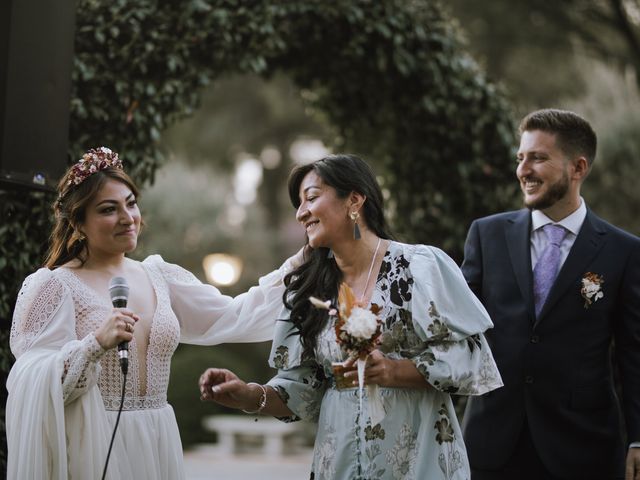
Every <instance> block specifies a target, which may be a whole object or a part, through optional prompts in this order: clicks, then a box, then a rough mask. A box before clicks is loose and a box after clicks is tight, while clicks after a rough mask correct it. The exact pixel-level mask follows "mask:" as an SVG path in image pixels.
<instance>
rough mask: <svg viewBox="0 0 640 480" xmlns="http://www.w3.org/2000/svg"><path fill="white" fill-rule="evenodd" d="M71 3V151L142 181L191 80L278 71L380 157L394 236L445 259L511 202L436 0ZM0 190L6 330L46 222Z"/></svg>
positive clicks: (342, 138) (493, 137)
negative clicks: (476, 224)
mask: <svg viewBox="0 0 640 480" xmlns="http://www.w3.org/2000/svg"><path fill="white" fill-rule="evenodd" d="M77 5H78V9H77V27H76V39H75V50H76V51H75V63H74V70H73V87H72V102H71V119H70V154H71V158H79V157H80V155H81V154H82V152H83V151H85V150H86V149H87V148H89V147H93V146H98V145H108V146H109V147H111V148H113V149H115V150H116V151H118V152H120V154H121V157H122V158H123V159H124V161H125V164H126V166H127V168H128V171H129V172H130V173H132V174H133V176H134V177H135V178H136V179H137V180H138V181H139V182H142V183H145V182H150V181H152V180H153V174H154V171H155V169H156V168H157V166H158V165H159V162H160V161H161V160H162V155H161V152H160V149H159V148H158V139H159V137H160V134H161V132H162V131H163V130H164V129H165V128H167V126H169V125H171V124H173V123H174V122H176V121H177V120H178V119H181V118H184V117H185V116H188V115H190V114H191V113H192V112H193V111H194V110H195V109H196V108H197V107H198V101H199V94H200V91H201V89H202V87H203V86H204V85H207V84H208V83H210V82H212V81H214V80H216V79H218V78H221V77H224V76H225V75H228V74H230V73H256V74H259V75H262V76H264V77H269V76H271V75H273V74H274V73H276V72H279V71H283V72H285V73H286V74H288V75H290V76H291V77H292V78H293V80H294V82H295V83H296V84H297V85H298V86H299V87H301V88H303V89H304V91H305V93H304V97H305V99H306V100H307V101H308V102H309V104H310V105H312V106H313V107H315V109H316V110H317V111H318V112H322V115H323V116H324V118H325V119H326V120H327V121H328V122H329V123H330V124H332V125H333V127H334V128H335V129H336V131H337V132H339V135H338V136H337V138H336V147H337V148H339V149H341V150H351V151H357V152H359V153H362V154H364V155H365V157H366V158H370V159H371V160H372V161H379V162H381V164H383V165H384V166H385V169H384V171H383V172H381V173H384V176H385V178H386V179H387V183H386V184H385V187H386V188H387V189H388V190H389V192H390V198H391V200H392V209H393V212H394V220H395V226H396V227H397V230H398V231H399V232H400V233H401V234H403V235H404V238H405V239H406V240H409V241H417V242H426V243H431V244H435V245H439V246H442V247H444V248H445V249H447V250H448V251H449V252H451V253H452V254H453V255H454V256H455V257H457V258H458V259H460V253H461V246H462V241H463V238H464V233H465V231H466V228H467V226H468V224H469V222H470V220H471V219H472V218H474V217H477V216H480V215H482V214H485V213H488V212H493V211H495V210H498V209H501V208H503V207H504V206H505V205H508V204H510V203H511V202H512V199H513V195H514V187H513V186H512V185H514V184H515V182H514V181H513V180H512V178H511V176H512V168H511V167H510V166H509V164H508V162H509V159H510V158H511V157H512V152H511V150H510V149H511V148H512V145H513V140H514V139H513V133H512V131H513V129H512V123H511V120H510V115H509V108H508V106H507V104H506V103H505V101H504V100H503V99H502V97H501V95H500V93H499V92H498V91H496V89H495V87H494V86H492V85H491V84H489V83H487V81H486V79H485V77H484V76H483V74H482V73H481V72H480V71H479V70H478V68H477V67H476V65H475V63H474V62H473V61H472V60H471V59H470V58H469V57H468V56H466V55H465V54H464V53H463V52H462V51H461V49H460V47H459V42H458V40H457V37H456V33H455V31H454V30H453V28H452V27H451V25H450V22H449V21H448V19H447V18H445V16H444V15H443V14H442V12H441V9H440V6H439V4H438V2H437V1H431V0H412V1H407V0H380V1H375V2H374V1H371V0H336V1H334V2H324V1H322V0H309V1H305V2H300V1H295V0H282V1H277V2H276V1H262V0H260V1H258V0H172V1H168V2H157V1H155V0H136V1H135V2H131V1H127V0H113V1H111V2H100V1H98V0H80V1H79V2H78V4H77ZM3 200H4V201H3V206H2V208H3V210H5V211H7V212H8V211H11V212H13V213H11V215H10V216H6V215H4V216H3V218H6V219H8V221H6V222H5V223H4V224H3V226H2V227H1V228H2V230H1V233H0V237H1V238H2V239H3V243H2V245H3V247H2V248H3V249H6V250H4V251H3V252H2V257H0V258H2V259H3V260H1V261H3V262H4V266H3V268H2V272H3V274H2V290H1V297H0V312H1V314H2V321H3V325H4V326H5V328H6V326H7V325H8V322H9V313H10V311H11V309H12V307H13V304H14V299H15V293H16V291H17V289H18V286H19V282H20V281H21V279H22V278H24V276H25V275H26V274H27V273H28V272H29V271H31V270H33V268H34V267H35V266H36V265H38V264H39V263H40V259H41V258H42V256H41V254H42V247H43V245H44V243H45V241H46V235H47V231H48V218H47V213H46V212H47V208H45V204H46V203H47V202H46V201H45V199H44V198H43V196H42V195H40V194H29V195H18V194H16V195H14V194H6V195H4V196H3ZM7 239H10V240H11V241H10V242H7ZM3 355H4V356H5V357H6V358H8V353H7V351H6V348H5V349H4V350H3ZM5 364H6V361H5Z"/></svg>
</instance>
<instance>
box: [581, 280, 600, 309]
mask: <svg viewBox="0 0 640 480" xmlns="http://www.w3.org/2000/svg"><path fill="white" fill-rule="evenodd" d="M603 283H604V278H602V276H601V275H598V274H597V273H591V272H587V273H585V274H584V276H583V277H582V288H581V289H580V294H581V295H582V298H584V308H589V306H590V305H591V304H592V303H595V302H597V301H598V300H600V299H601V298H602V297H604V293H603V291H602V284H603Z"/></svg>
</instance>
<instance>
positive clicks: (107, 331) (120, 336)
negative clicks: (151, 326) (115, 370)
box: [95, 277, 138, 374]
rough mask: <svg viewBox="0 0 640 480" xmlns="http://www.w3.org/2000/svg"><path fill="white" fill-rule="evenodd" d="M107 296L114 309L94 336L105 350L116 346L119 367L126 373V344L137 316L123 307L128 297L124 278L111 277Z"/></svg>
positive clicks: (130, 338) (131, 336)
mask: <svg viewBox="0 0 640 480" xmlns="http://www.w3.org/2000/svg"><path fill="white" fill-rule="evenodd" d="M109 296H110V297H111V303H112V304H113V306H114V309H113V311H112V312H111V314H110V315H109V317H108V318H107V319H106V320H105V322H104V323H103V324H102V325H101V326H100V328H98V330H96V332H95V336H96V340H98V343H100V345H101V346H102V348H104V349H105V350H108V349H111V348H114V347H115V346H116V345H117V346H118V356H119V357H120V367H121V369H122V372H123V373H125V374H126V373H127V370H128V366H129V350H128V348H129V345H128V344H129V342H130V341H131V340H133V327H134V325H135V322H137V321H138V316H137V315H136V314H135V313H133V312H132V311H131V310H127V309H126V308H125V307H126V306H127V300H128V297H129V287H128V285H127V281H126V280H125V279H124V278H122V277H113V278H112V279H111V281H110V282H109Z"/></svg>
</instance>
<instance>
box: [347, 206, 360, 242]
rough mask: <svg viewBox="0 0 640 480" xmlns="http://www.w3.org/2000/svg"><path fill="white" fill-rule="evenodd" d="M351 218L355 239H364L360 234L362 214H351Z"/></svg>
mask: <svg viewBox="0 0 640 480" xmlns="http://www.w3.org/2000/svg"><path fill="white" fill-rule="evenodd" d="M349 216H350V217H351V220H353V239H354V240H360V238H362V235H361V234H360V226H359V225H358V219H359V218H360V214H359V213H358V212H351V213H350V214H349Z"/></svg>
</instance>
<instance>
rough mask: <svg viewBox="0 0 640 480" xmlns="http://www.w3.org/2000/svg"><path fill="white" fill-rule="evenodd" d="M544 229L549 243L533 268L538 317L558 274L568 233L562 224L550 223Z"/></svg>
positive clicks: (534, 298)
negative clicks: (564, 241)
mask: <svg viewBox="0 0 640 480" xmlns="http://www.w3.org/2000/svg"><path fill="white" fill-rule="evenodd" d="M542 229H543V230H544V233H545V234H546V235H547V242H548V243H547V246H546V248H545V249H544V250H543V251H542V254H541V255H540V258H539V259H538V263H536V267H535V268H534V269H533V300H534V302H535V306H536V317H537V316H538V315H539V314H540V310H542V306H543V305H544V302H545V300H546V299H547V295H548V294H549V290H550V289H551V285H553V282H554V281H555V279H556V276H557V275H558V270H559V268H560V256H561V255H560V244H561V243H562V240H564V237H565V236H566V235H567V230H566V229H565V228H564V227H562V226H560V225H553V224H551V223H548V224H547V225H545V226H544V227H542Z"/></svg>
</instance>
